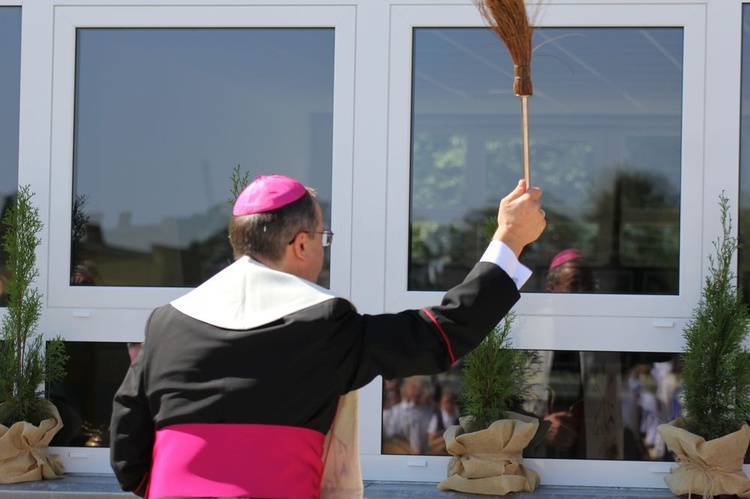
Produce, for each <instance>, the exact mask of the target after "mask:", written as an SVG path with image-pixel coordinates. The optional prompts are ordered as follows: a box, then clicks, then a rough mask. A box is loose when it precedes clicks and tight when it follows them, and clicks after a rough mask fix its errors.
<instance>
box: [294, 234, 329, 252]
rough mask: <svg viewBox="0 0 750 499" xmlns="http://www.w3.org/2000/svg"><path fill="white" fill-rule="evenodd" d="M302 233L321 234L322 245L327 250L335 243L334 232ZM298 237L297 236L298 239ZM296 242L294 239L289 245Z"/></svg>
mask: <svg viewBox="0 0 750 499" xmlns="http://www.w3.org/2000/svg"><path fill="white" fill-rule="evenodd" d="M300 232H304V233H305V234H320V244H321V245H322V246H323V247H324V248H327V247H329V246H330V245H331V243H332V242H333V232H331V231H330V230H323V231H319V232H317V231H314V230H301V231H300ZM296 237H297V236H295V238H296ZM293 242H294V239H292V240H291V241H289V244H292V243H293Z"/></svg>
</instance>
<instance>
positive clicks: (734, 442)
mask: <svg viewBox="0 0 750 499" xmlns="http://www.w3.org/2000/svg"><path fill="white" fill-rule="evenodd" d="M688 423H689V419H688V420H686V419H684V418H677V419H676V420H674V421H671V422H669V423H666V424H661V425H659V426H658V427H657V431H658V432H659V435H661V436H662V438H663V439H664V442H666V444H667V447H668V448H669V450H670V451H672V452H673V453H674V454H675V460H676V461H677V463H678V464H679V466H677V467H675V468H672V469H671V470H670V471H669V474H668V475H667V476H665V477H664V481H665V482H666V483H667V486H669V490H671V491H672V493H674V494H675V495H678V496H680V495H684V494H688V495H692V494H697V495H703V496H704V497H706V498H709V499H710V498H712V497H714V496H716V495H720V494H734V495H737V496H740V497H746V496H750V480H748V478H747V476H746V475H745V473H744V472H743V471H742V462H743V460H744V458H745V452H746V451H747V447H748V444H750V427H748V425H743V426H742V428H740V429H739V430H738V431H736V432H734V433H730V434H729V435H725V436H723V437H720V438H715V439H713V440H708V441H706V439H704V438H703V437H699V436H698V435H695V434H693V433H690V432H689V431H687V430H686V429H685V428H687V427H688Z"/></svg>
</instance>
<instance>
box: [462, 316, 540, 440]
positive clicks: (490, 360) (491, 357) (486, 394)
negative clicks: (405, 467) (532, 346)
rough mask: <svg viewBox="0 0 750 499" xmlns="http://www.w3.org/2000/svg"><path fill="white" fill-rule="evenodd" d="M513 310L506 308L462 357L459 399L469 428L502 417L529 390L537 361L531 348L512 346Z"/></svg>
mask: <svg viewBox="0 0 750 499" xmlns="http://www.w3.org/2000/svg"><path fill="white" fill-rule="evenodd" d="M514 321H515V313H514V312H510V313H508V315H506V316H505V318H504V319H503V320H502V321H500V323H499V324H498V325H497V326H495V328H494V329H493V330H492V332H491V333H490V334H489V335H487V337H486V338H485V339H484V340H483V341H482V343H481V344H480V345H479V346H478V347H477V348H476V349H475V350H474V351H472V352H470V353H469V354H468V355H466V356H465V357H464V368H463V380H462V386H461V400H462V402H463V413H464V415H465V416H470V417H471V426H472V428H473V429H476V430H482V429H485V428H487V427H489V425H490V424H492V422H494V421H497V420H498V419H505V418H506V417H507V413H508V411H509V410H511V408H513V407H516V406H518V405H519V404H520V403H521V402H523V400H525V399H526V397H527V396H528V394H529V393H530V389H531V383H530V381H529V380H530V378H531V376H532V375H533V374H534V372H535V368H536V365H537V363H538V361H537V359H536V353H535V352H533V351H526V350H516V349H514V348H513V347H512V342H511V338H510V333H511V329H512V326H513V322H514Z"/></svg>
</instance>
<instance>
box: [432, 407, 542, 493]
mask: <svg viewBox="0 0 750 499" xmlns="http://www.w3.org/2000/svg"><path fill="white" fill-rule="evenodd" d="M466 426H467V424H466V423H465V421H463V420H462V421H461V425H460V426H450V427H449V428H448V429H446V430H445V433H444V434H443V438H445V447H446V449H447V450H448V452H449V453H450V454H451V455H452V456H454V457H453V459H451V462H450V463H449V465H448V477H447V478H446V479H445V480H443V481H442V482H440V483H439V484H438V488H439V489H441V490H456V491H459V492H469V493H472V494H488V495H505V494H508V493H511V492H533V491H534V489H536V487H537V485H539V474H538V473H537V472H535V471H533V470H530V469H528V468H526V467H525V466H524V465H523V455H522V452H523V449H524V448H526V446H527V445H528V444H529V442H530V441H531V439H532V438H534V435H535V434H536V431H537V428H538V426H539V421H538V420H537V419H535V418H531V417H528V416H524V415H521V414H516V413H514V412H509V413H508V419H501V420H498V421H495V422H494V423H492V424H491V425H490V427H489V428H487V429H485V430H479V431H474V432H467V430H466Z"/></svg>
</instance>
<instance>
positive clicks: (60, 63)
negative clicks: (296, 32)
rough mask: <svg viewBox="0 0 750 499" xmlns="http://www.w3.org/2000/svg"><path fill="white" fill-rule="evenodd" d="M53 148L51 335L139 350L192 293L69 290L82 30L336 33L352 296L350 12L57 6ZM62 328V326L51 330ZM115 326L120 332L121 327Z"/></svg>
mask: <svg viewBox="0 0 750 499" xmlns="http://www.w3.org/2000/svg"><path fill="white" fill-rule="evenodd" d="M51 7H52V9H53V10H54V21H53V25H54V40H53V44H54V49H53V57H52V61H53V65H52V78H53V79H52V81H53V85H52V88H51V91H52V101H51V110H52V116H51V122H52V127H51V139H50V144H51V145H50V148H51V153H50V158H51V159H50V172H49V186H50V188H49V193H50V194H49V210H50V213H51V214H52V213H54V214H56V215H55V216H51V215H50V217H49V219H48V224H49V230H48V234H49V248H54V250H50V251H49V253H48V256H49V260H48V266H47V276H48V279H47V295H48V298H47V301H48V307H47V309H46V310H45V314H44V322H45V324H47V326H46V327H44V329H43V330H45V331H51V332H54V333H56V334H61V335H62V336H63V337H64V339H65V340H69V341H141V340H142V338H143V328H144V325H145V321H146V318H147V316H148V314H149V313H150V312H151V310H152V309H153V308H155V307H158V306H160V305H163V304H164V303H168V302H169V301H171V300H173V299H175V298H177V297H179V296H181V295H183V294H185V293H186V292H187V291H189V289H187V288H167V287H162V288H147V287H73V286H69V285H68V284H67V283H68V282H69V270H70V263H69V262H70V244H71V243H70V231H71V217H70V216H69V215H65V214H69V213H70V210H71V203H72V191H73V123H74V119H73V118H74V114H73V113H74V95H75V56H76V30H77V29H78V28H93V27H95V28H132V27H137V28H179V27H191V28H195V27H205V28H217V27H232V28H234V27H236V28H269V27H270V28H273V27H279V28H295V27H299V28H310V27H327V28H334V29H335V42H334V59H335V67H334V86H335V89H336V91H335V93H334V98H333V100H334V102H333V107H334V115H333V165H332V168H333V171H332V184H333V185H332V207H333V213H331V229H332V230H333V231H334V232H335V233H336V235H337V238H336V244H335V245H332V246H331V252H332V253H331V284H330V287H331V290H332V291H334V292H336V293H338V294H340V295H343V296H348V295H349V293H350V281H349V272H348V269H349V267H350V265H351V258H352V257H351V242H350V241H351V227H352V221H351V213H352V210H351V205H352V192H351V183H352V165H353V161H352V154H353V151H352V142H353V139H352V135H353V130H354V127H353V124H352V121H353V116H354V107H353V105H354V82H353V80H354V47H355V43H354V34H355V29H354V28H355V9H354V8H353V7H351V6H330V5H327V6H309V7H305V6H268V5H265V6H247V5H246V6H226V5H224V6H199V5H195V6H189V7H187V6H154V7H149V6H122V5H121V6H101V5H92V6H80V5H52V6H51ZM52 325H54V326H52ZM113 325H116V326H113ZM57 451H58V452H59V453H60V455H61V457H62V459H63V463H64V465H65V467H66V470H68V471H69V472H87V473H111V468H110V465H109V449H90V448H78V447H59V448H57Z"/></svg>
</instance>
